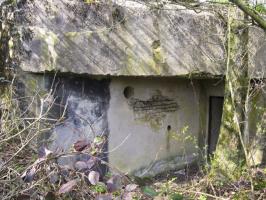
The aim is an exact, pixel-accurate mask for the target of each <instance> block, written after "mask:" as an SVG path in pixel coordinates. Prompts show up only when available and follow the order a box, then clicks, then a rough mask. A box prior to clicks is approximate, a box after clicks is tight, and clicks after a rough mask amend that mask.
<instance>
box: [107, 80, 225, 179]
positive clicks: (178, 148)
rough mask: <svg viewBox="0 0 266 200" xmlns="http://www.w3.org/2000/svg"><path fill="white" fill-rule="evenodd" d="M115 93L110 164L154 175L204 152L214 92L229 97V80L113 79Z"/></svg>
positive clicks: (189, 162)
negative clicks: (225, 89) (226, 91)
mask: <svg viewBox="0 0 266 200" xmlns="http://www.w3.org/2000/svg"><path fill="white" fill-rule="evenodd" d="M129 87H130V88H131V92H130V93H126V94H130V95H126V96H125V93H124V90H125V88H129ZM110 94H111V98H110V107H109V110H108V124H109V129H110V135H109V143H108V146H109V148H108V149H109V156H108V158H109V159H108V160H109V162H110V164H111V165H113V166H116V167H117V168H118V169H119V170H121V171H123V172H125V173H132V172H133V173H134V174H135V175H138V176H153V175H156V174H158V173H160V172H164V171H167V170H172V169H177V168H182V167H184V166H186V165H187V164H191V163H192V162H195V161H197V160H198V159H199V158H200V157H201V156H204V154H205V153H204V146H206V144H207V141H208V134H207V133H208V113H209V111H208V109H209V106H208V105H209V97H210V96H223V81H220V80H212V81H211V80H199V81H190V80H185V79H173V78H166V79H163V78H151V79H149V78H146V79H144V78H112V80H111V84H110ZM154 97H156V98H154ZM166 99H167V100H166ZM136 101H137V102H138V103H135V104H134V103H132V102H136ZM134 106H135V107H134ZM199 154H201V155H199Z"/></svg>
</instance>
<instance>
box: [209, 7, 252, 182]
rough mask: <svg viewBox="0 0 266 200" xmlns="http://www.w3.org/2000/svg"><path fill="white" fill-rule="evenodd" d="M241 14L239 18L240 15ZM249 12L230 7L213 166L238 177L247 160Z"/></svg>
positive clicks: (223, 173)
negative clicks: (222, 90) (223, 78)
mask: <svg viewBox="0 0 266 200" xmlns="http://www.w3.org/2000/svg"><path fill="white" fill-rule="evenodd" d="M239 18H240V19H239ZM246 18H247V17H246V16H244V15H243V13H241V15H240V13H239V12H238V11H237V8H235V7H234V8H233V7H229V10H228V35H227V69H226V70H227V71H226V81H225V97H224V108H223V116H222V123H221V130H220V136H219V140H218V144H217V148H216V152H215V156H214V159H213V162H212V167H213V168H212V169H213V170H215V171H216V172H218V173H219V174H220V175H222V176H223V178H226V179H231V180H232V179H236V178H238V177H239V176H240V175H241V167H242V166H243V164H244V163H245V161H246V156H247V150H246V148H245V144H244V143H245V141H246V139H245V138H249V136H248V135H244V133H246V134H248V131H245V128H247V127H246V116H247V115H246V113H247V110H246V109H247V106H245V105H246V99H247V95H248V90H249V78H248V52H247V44H248V26H247V24H246Z"/></svg>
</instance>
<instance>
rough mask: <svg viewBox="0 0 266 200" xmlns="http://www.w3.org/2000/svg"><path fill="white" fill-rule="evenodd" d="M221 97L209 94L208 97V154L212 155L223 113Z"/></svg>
mask: <svg viewBox="0 0 266 200" xmlns="http://www.w3.org/2000/svg"><path fill="white" fill-rule="evenodd" d="M223 102H224V98H223V97H216V96H211V97H210V98H209V130H208V155H209V156H211V155H213V153H214V151H215V149H216V145H217V141H218V138H219V133H220V126H221V120H222V113H223Z"/></svg>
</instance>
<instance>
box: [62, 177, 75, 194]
mask: <svg viewBox="0 0 266 200" xmlns="http://www.w3.org/2000/svg"><path fill="white" fill-rule="evenodd" d="M75 185H77V180H71V181H69V182H67V183H65V184H63V185H62V186H61V187H60V189H59V191H58V194H64V193H67V192H70V191H71V190H72V189H73V187H74V186H75Z"/></svg>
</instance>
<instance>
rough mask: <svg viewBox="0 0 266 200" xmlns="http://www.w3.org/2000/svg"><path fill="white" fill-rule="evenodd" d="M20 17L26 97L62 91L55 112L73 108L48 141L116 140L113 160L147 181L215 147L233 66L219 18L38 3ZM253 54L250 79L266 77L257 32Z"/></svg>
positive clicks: (61, 145) (264, 44)
mask: <svg viewBox="0 0 266 200" xmlns="http://www.w3.org/2000/svg"><path fill="white" fill-rule="evenodd" d="M213 9H215V8H213ZM20 12H21V13H20V14H21V17H22V20H21V21H20V22H19V26H18V29H19V31H20V34H21V50H20V53H19V57H20V64H19V67H20V69H21V72H20V73H21V81H22V83H23V85H24V87H25V93H31V92H33V90H36V88H38V90H39V91H44V92H49V91H50V90H51V89H52V90H53V91H55V92H54V99H55V102H56V104H55V105H54V107H53V109H52V111H51V113H50V115H51V116H53V117H56V116H60V114H62V113H63V112H66V117H65V119H64V121H63V123H61V124H59V125H56V126H55V127H54V129H53V130H52V131H51V132H49V133H47V136H45V139H48V140H49V141H50V142H49V148H51V149H53V150H56V149H60V150H62V151H68V150H69V149H70V148H71V147H72V145H73V143H74V142H76V141H78V140H80V139H88V140H91V139H93V137H95V136H96V135H106V137H107V138H108V143H107V145H106V147H105V150H106V151H105V154H106V156H105V157H106V160H108V162H109V163H110V165H112V166H115V167H116V168H118V169H119V170H120V171H122V172H125V173H133V174H135V175H137V176H150V175H151V176H154V175H156V174H158V173H160V172H163V171H166V170H172V169H178V168H183V167H184V166H186V165H189V164H192V163H193V162H197V161H199V160H201V159H202V158H203V157H204V156H206V154H207V153H212V152H213V151H214V150H215V145H216V142H217V139H218V134H219V127H220V122H221V116H222V106H223V96H224V75H225V70H226V47H225V44H226V26H225V21H223V19H222V18H220V17H219V16H217V15H216V13H215V12H210V11H209V9H207V8H206V9H204V8H203V9H202V10H200V12H197V10H189V9H187V8H185V7H183V6H181V5H176V4H169V3H167V4H164V5H161V4H160V5H159V4H156V3H148V4H144V3H141V1H140V2H135V1H114V2H112V1H110V2H95V3H86V2H84V1H82V0H79V1H72V0H53V1H52V0H42V1H40V0H35V1H29V2H24V3H22V4H21V11H20ZM258 41H260V42H258ZM249 48H250V49H251V54H250V57H249V59H250V60H249V74H250V77H253V78H256V77H264V71H265V66H266V65H265V64H266V58H265V56H264V52H265V49H266V40H265V36H264V33H263V31H261V30H259V29H258V28H256V27H252V26H251V27H250V39H249ZM252 50H254V51H252ZM262 102H263V101H262ZM66 105H67V106H66ZM64 108H66V110H65V109H64ZM37 111H38V109H37ZM62 162H64V161H62Z"/></svg>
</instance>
